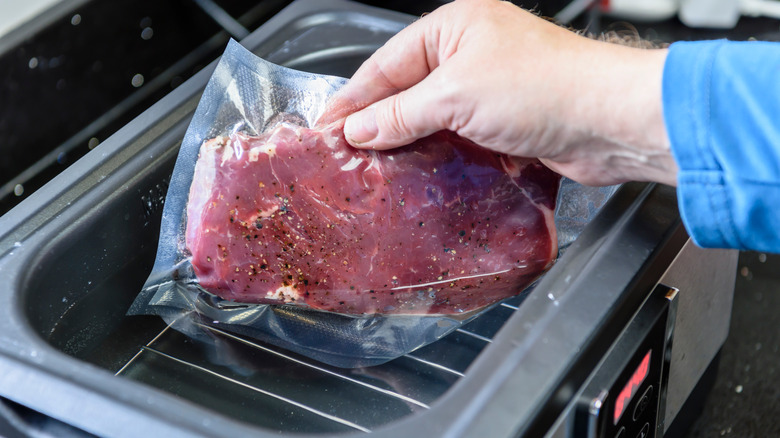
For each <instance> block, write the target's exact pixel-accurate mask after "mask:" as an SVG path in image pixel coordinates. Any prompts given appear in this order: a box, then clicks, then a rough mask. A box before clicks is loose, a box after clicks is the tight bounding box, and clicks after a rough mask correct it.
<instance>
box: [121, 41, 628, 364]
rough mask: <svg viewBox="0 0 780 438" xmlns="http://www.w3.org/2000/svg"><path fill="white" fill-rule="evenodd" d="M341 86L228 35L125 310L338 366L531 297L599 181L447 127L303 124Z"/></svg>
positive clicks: (596, 197)
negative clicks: (571, 177)
mask: <svg viewBox="0 0 780 438" xmlns="http://www.w3.org/2000/svg"><path fill="white" fill-rule="evenodd" d="M345 82H346V81H345V80H344V79H341V78H334V77H327V76H322V75H315V74H310V73H305V72H300V71H294V70H290V69H287V68H284V67H280V66H276V65H274V64H271V63H268V62H266V61H263V60H262V59H259V58H257V57H256V56H254V55H253V54H251V53H250V52H248V51H247V50H245V49H244V48H243V47H241V46H240V45H239V44H238V43H236V42H234V41H231V43H230V44H229V45H228V48H227V49H226V51H225V53H224V55H223V57H222V59H221V61H220V62H219V64H218V66H217V69H216V70H215V72H214V74H213V76H212V78H211V80H210V81H209V83H208V85H207V87H206V89H205V91H204V94H203V96H202V98H201V101H200V104H199V106H198V108H197V110H196V112H195V115H194V118H193V120H192V122H191V124H190V126H189V129H188V130H187V133H186V135H185V138H184V140H183V142H182V146H181V149H180V152H179V156H178V159H177V162H176V167H175V169H174V173H173V175H172V178H171V183H170V186H169V190H168V195H167V198H166V202H165V208H164V212H163V221H162V226H161V234H160V241H159V247H158V253H157V259H156V261H155V265H154V268H153V271H152V273H151V274H150V276H149V278H148V280H147V282H146V284H145V285H144V288H143V290H142V292H141V293H140V294H139V296H138V297H137V298H136V300H135V302H134V303H133V305H132V307H131V309H130V311H129V314H156V315H160V316H161V317H163V318H164V319H165V320H166V322H168V323H169V324H172V326H173V327H174V328H176V329H178V330H180V331H183V332H185V333H187V334H188V335H190V336H193V337H196V338H202V339H205V338H208V336H206V332H207V331H206V330H205V329H204V328H203V325H212V326H217V327H219V328H220V329H221V330H225V331H229V332H233V333H238V334H241V335H244V336H248V337H250V338H253V339H259V340H261V341H264V342H268V343H271V344H274V345H277V346H280V347H283V348H286V349H289V350H292V351H295V352H297V353H300V354H303V355H305V356H308V357H311V358H313V359H316V360H319V361H322V362H325V363H328V364H331V365H335V366H340V367H359V366H368V365H376V364H380V363H383V362H386V361H388V360H391V359H394V358H396V357H398V356H401V355H403V354H406V353H408V352H410V351H412V350H414V349H416V348H419V347H421V346H423V345H426V344H428V343H430V342H433V341H435V340H437V339H439V338H441V337H442V336H444V335H446V334H448V333H450V332H452V331H453V330H455V329H457V328H458V327H459V326H461V325H462V324H464V323H466V322H468V321H470V320H471V319H473V318H474V317H476V316H478V315H480V314H482V313H483V312H484V311H485V310H487V309H488V308H490V307H491V305H494V304H496V303H498V302H500V301H501V300H503V299H505V298H508V297H513V296H516V295H518V294H520V293H522V292H523V291H524V290H527V288H528V286H529V285H531V284H532V283H533V281H534V280H535V279H537V278H538V277H539V276H540V275H541V274H542V273H543V272H544V271H545V270H546V269H548V268H549V267H550V266H551V264H552V263H553V261H554V260H555V258H556V257H557V255H558V254H559V247H560V248H565V247H566V245H568V244H569V243H570V242H571V241H572V240H573V239H574V238H576V236H577V234H578V232H579V231H580V230H581V229H582V228H583V227H584V225H585V224H586V223H587V221H588V220H589V219H590V217H592V215H593V214H595V212H596V210H597V207H598V206H599V205H601V204H603V202H604V201H605V200H606V198H607V197H608V196H609V194H611V192H612V191H613V189H611V188H608V189H591V188H583V187H582V186H580V185H578V184H576V183H572V182H569V181H566V182H565V183H564V184H563V185H561V183H560V177H559V176H558V175H557V174H555V173H553V172H552V171H550V170H549V169H547V168H546V167H544V166H543V165H542V164H541V163H539V162H538V161H537V160H531V159H522V158H516V157H509V156H506V155H502V154H496V153H494V152H490V151H488V150H486V149H483V148H481V147H479V146H477V145H475V144H473V143H471V142H470V141H468V140H465V139H462V138H460V137H458V136H457V135H455V134H454V133H450V132H439V133H436V134H434V135H432V136H430V137H427V138H425V139H422V140H419V141H417V142H415V143H413V144H411V145H409V146H406V147H403V148H399V149H394V150H391V151H384V152H376V151H363V150H357V149H354V148H352V147H350V146H349V145H348V144H347V143H346V141H345V139H344V137H343V129H342V128H343V125H342V124H343V121H342V122H335V123H332V124H328V125H322V126H318V125H317V121H318V118H319V117H320V116H321V115H322V113H323V111H324V109H325V107H326V104H327V102H328V100H329V98H330V97H331V96H332V95H333V94H334V93H335V92H336V91H337V90H338V88H339V87H340V86H341V85H343V84H344V83H345ZM559 189H560V190H559ZM563 198H565V199H563ZM556 201H559V202H558V208H557V210H556ZM556 223H557V225H558V226H557V229H556Z"/></svg>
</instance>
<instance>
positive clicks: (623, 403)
mask: <svg viewBox="0 0 780 438" xmlns="http://www.w3.org/2000/svg"><path fill="white" fill-rule="evenodd" d="M651 352H652V350H650V351H648V352H647V354H645V357H644V359H642V362H640V363H639V366H638V367H636V370H635V371H634V374H632V375H631V378H630V379H628V383H626V386H624V387H623V389H622V390H621V391H620V393H619V394H618V396H617V398H616V399H615V409H614V413H613V416H614V417H613V424H617V422H618V421H619V420H620V417H621V416H622V415H623V412H624V411H625V410H626V408H627V407H628V404H629V403H631V399H632V398H633V397H634V395H635V394H636V392H637V390H639V387H640V386H642V383H643V382H644V381H645V378H647V374H648V373H649V372H650V353H651Z"/></svg>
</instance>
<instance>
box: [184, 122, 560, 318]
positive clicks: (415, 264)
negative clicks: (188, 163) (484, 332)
mask: <svg viewBox="0 0 780 438" xmlns="http://www.w3.org/2000/svg"><path fill="white" fill-rule="evenodd" d="M558 184H559V176H558V175H557V174H555V173H553V172H552V171H550V170H549V169H547V168H546V167H544V166H543V165H542V164H541V163H539V162H538V161H537V160H530V159H519V158H510V157H508V156H505V155H500V154H496V153H493V152H490V151H488V150H486V149H483V148H481V147H479V146H476V145H474V144H473V143H471V142H469V141H467V140H464V139H462V138H460V137H458V136H457V135H455V134H453V133H450V132H440V133H437V134H434V135H432V136H430V137H427V138H425V139H423V140H419V141H417V142H415V143H413V144H412V145H410V146H407V147H404V148H400V149H395V150H392V151H386V152H374V151H362V150H357V149H354V148H352V147H350V146H349V145H348V144H347V143H346V141H345V140H344V138H343V132H342V129H341V127H339V126H329V127H327V128H325V129H321V130H312V129H307V128H301V127H298V126H293V125H288V124H280V125H279V126H277V127H276V128H275V129H273V130H272V131H270V132H268V133H266V134H264V135H262V136H259V137H253V136H248V135H244V134H240V133H238V134H234V135H231V136H229V137H218V138H216V139H212V140H209V141H207V142H205V143H204V144H203V146H202V147H201V150H200V157H199V160H198V163H197V165H196V169H195V175H194V179H193V184H192V187H191V189H190V199H189V204H188V210H187V217H188V222H187V233H186V244H187V248H188V249H189V251H190V252H191V253H192V266H193V267H194V269H195V273H196V275H197V278H198V281H199V283H200V284H201V286H202V287H204V288H205V289H207V290H209V291H211V292H213V293H214V294H217V295H219V296H220V297H222V298H224V299H229V300H234V301H238V302H246V303H281V302H286V303H296V304H300V305H307V306H310V307H312V308H317V309H323V310H328V311H333V312H339V313H348V314H363V313H407V314H426V313H439V314H452V313H460V312H466V311H469V310H473V309H477V308H480V307H483V306H485V305H488V304H491V303H494V302H496V301H498V300H500V299H503V298H506V297H509V296H512V295H515V294H517V293H519V292H521V291H522V290H523V289H524V288H525V287H526V286H527V285H529V284H530V283H531V282H532V281H533V280H534V279H536V278H537V277H538V276H539V275H540V274H541V273H542V272H543V271H544V270H545V269H547V268H548V267H549V266H550V264H551V263H552V260H553V258H554V257H555V255H556V253H557V240H556V234H555V226H554V223H553V210H554V204H555V198H556V195H557V191H558Z"/></svg>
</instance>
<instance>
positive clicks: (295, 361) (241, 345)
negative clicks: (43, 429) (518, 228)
mask: <svg viewBox="0 0 780 438" xmlns="http://www.w3.org/2000/svg"><path fill="white" fill-rule="evenodd" d="M521 301H522V297H515V298H514V299H512V300H509V301H506V302H503V303H501V304H500V305H499V306H496V307H494V308H493V309H491V310H490V311H488V312H486V313H485V314H483V315H482V316H480V317H478V318H476V319H475V320H474V321H472V322H470V323H469V324H467V325H466V326H464V327H462V328H459V329H457V330H456V331H454V332H453V333H451V334H450V335H448V336H446V337H444V338H443V339H441V340H439V341H437V342H434V343H433V344H430V345H428V346H425V347H423V348H420V349H418V350H416V351H414V352H412V353H410V354H407V355H405V356H402V357H400V358H398V359H395V360H393V361H391V362H388V363H386V364H383V365H379V366H375V367H368V368H357V369H344V368H337V367H332V366H329V365H325V364H321V363H319V362H316V361H313V360H311V359H309V358H306V357H303V356H300V355H297V354H295V353H291V352H288V351H285V350H282V349H280V348H278V347H275V346H271V345H266V344H262V343H259V342H257V341H254V340H250V339H246V338H244V337H241V336H238V335H235V334H231V333H228V332H225V331H222V330H220V329H218V328H215V327H211V326H206V325H202V326H201V328H202V329H203V330H206V331H207V332H208V333H209V335H210V336H211V337H213V339H214V340H215V342H209V343H204V342H199V341H194V340H192V339H190V338H188V337H187V336H185V335H183V334H181V333H179V332H177V331H176V330H173V329H172V328H171V326H168V327H166V328H164V329H163V330H162V331H161V332H160V333H158V334H157V335H156V336H154V338H153V339H152V340H151V341H149V342H148V343H147V344H146V345H144V346H143V347H142V348H141V349H140V350H139V351H138V352H137V353H136V354H135V355H134V356H133V357H132V358H131V359H130V360H129V361H127V362H126V363H125V364H124V366H122V367H121V368H120V369H119V371H117V372H116V375H119V376H124V377H128V378H131V379H134V380H137V381H140V382H143V383H145V384H149V385H152V386H155V387H157V388H159V389H163V390H166V391H168V392H171V393H173V394H176V395H178V396H180V397H183V398H185V399H188V400H190V401H192V402H195V403H197V404H200V405H203V406H205V407H207V408H210V409H212V410H214V411H216V412H218V413H221V414H224V415H227V416H230V417H233V418H235V419H238V420H241V421H244V422H247V423H250V424H253V425H256V426H260V427H263V428H268V429H270V430H274V431H279V432H287V433H334V432H348V431H353V432H354V431H356V430H357V431H361V432H365V433H370V432H371V430H372V429H375V428H377V427H379V426H381V425H383V424H387V423H389V422H392V421H395V420H398V419H400V418H402V417H405V416H407V415H411V414H413V413H415V412H418V411H423V410H427V409H429V406H430V405H431V403H433V402H434V401H435V400H436V399H437V398H438V397H440V396H441V395H442V394H444V393H445V392H446V391H447V390H448V389H449V388H450V387H451V386H452V385H453V384H454V383H455V382H456V381H457V380H458V379H459V378H461V377H463V376H464V375H465V373H466V372H467V368H468V366H469V365H470V364H471V363H472V362H473V360H474V359H475V358H476V357H477V356H478V355H479V353H480V352H481V351H482V349H484V348H485V347H486V346H487V345H488V344H489V343H490V342H492V337H493V336H494V335H495V333H496V332H498V330H499V329H500V328H501V326H502V325H503V324H504V322H505V321H506V320H507V319H509V317H510V316H511V315H512V314H513V313H514V311H515V310H517V308H518V306H519V304H520V302H521Z"/></svg>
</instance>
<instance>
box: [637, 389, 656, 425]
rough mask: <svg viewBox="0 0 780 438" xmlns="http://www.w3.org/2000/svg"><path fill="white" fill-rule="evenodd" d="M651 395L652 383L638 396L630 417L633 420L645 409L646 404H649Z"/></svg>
mask: <svg viewBox="0 0 780 438" xmlns="http://www.w3.org/2000/svg"><path fill="white" fill-rule="evenodd" d="M652 397H653V385H650V386H648V387H647V389H646V390H645V393H644V394H642V397H640V398H639V400H638V401H637V402H636V406H634V414H633V416H632V418H633V419H634V421H636V419H637V418H639V417H640V416H641V415H642V413H643V412H645V409H647V407H648V406H650V399H651V398H652Z"/></svg>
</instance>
